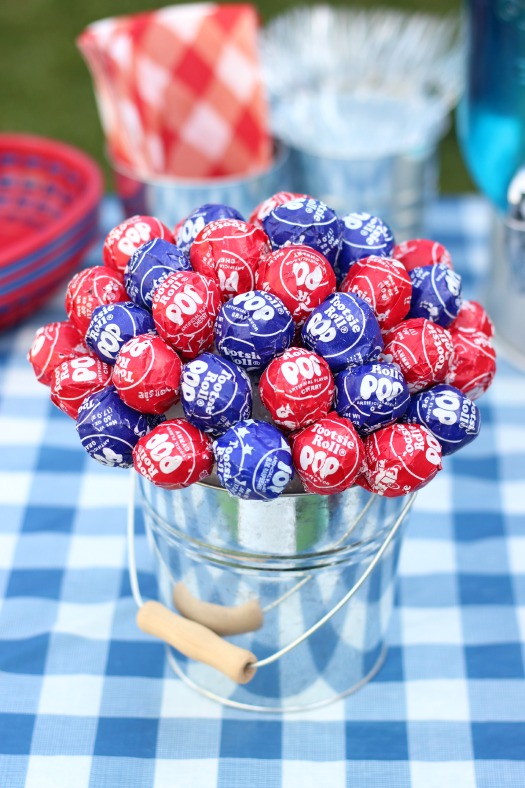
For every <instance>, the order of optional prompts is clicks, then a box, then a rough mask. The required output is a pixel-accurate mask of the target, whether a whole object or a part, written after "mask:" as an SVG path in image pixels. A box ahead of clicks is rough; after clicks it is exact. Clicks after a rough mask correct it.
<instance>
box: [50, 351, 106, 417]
mask: <svg viewBox="0 0 525 788" xmlns="http://www.w3.org/2000/svg"><path fill="white" fill-rule="evenodd" d="M110 380H111V367H110V365H109V364H105V363H104V362H103V361H99V359H98V358H93V356H78V357H77V358H72V359H70V360H69V361H63V362H62V363H61V364H60V365H59V366H58V367H56V368H55V371H54V374H53V380H52V382H51V402H54V404H55V405H56V406H57V408H60V410H61V411H63V412H64V413H65V414H66V415H67V416H71V418H72V419H76V418H77V416H78V409H79V408H80V406H81V405H82V403H83V402H84V400H85V399H86V397H88V396H89V395H90V394H94V393H95V392H96V391H100V390H101V389H103V388H104V387H105V386H107V385H108V384H109V382H110Z"/></svg>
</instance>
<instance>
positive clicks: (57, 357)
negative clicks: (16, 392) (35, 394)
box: [27, 320, 90, 386]
mask: <svg viewBox="0 0 525 788" xmlns="http://www.w3.org/2000/svg"><path fill="white" fill-rule="evenodd" d="M89 353H90V351H89V349H88V348H87V346H86V345H85V344H84V340H83V337H82V335H81V334H80V333H79V332H78V331H77V329H76V328H75V326H74V325H73V324H72V323H70V322H69V320H63V321H60V322H57V323H48V324H47V325H45V326H42V328H39V329H38V331H37V332H36V334H35V338H34V340H33V344H32V345H31V347H30V349H29V353H28V354H27V360H28V361H29V363H30V364H31V366H32V367H33V371H34V373H35V375H36V379H37V380H38V381H39V382H40V383H43V384H44V385H45V386H50V385H51V382H52V380H53V372H54V370H55V369H56V367H58V365H59V364H61V363H62V362H63V361H67V360H68V359H70V358H78V357H79V356H85V355H89Z"/></svg>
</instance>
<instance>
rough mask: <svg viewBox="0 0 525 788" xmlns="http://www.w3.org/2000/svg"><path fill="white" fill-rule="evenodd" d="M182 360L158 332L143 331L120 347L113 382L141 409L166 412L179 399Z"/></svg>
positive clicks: (129, 403) (133, 406) (126, 398)
mask: <svg viewBox="0 0 525 788" xmlns="http://www.w3.org/2000/svg"><path fill="white" fill-rule="evenodd" d="M181 373H182V363H181V360H180V358H179V357H178V355H177V354H176V353H175V351H174V350H173V348H171V347H170V346H169V345H167V344H166V342H165V341H164V340H163V339H162V338H161V337H158V336H155V335H154V334H139V335H138V336H136V337H133V339H130V340H129V341H128V342H126V344H125V345H123V346H122V348H121V349H120V353H119V354H118V357H117V361H116V363H115V366H114V367H113V385H114V386H115V388H116V389H117V391H118V393H119V396H120V398H121V400H123V401H124V402H125V403H126V405H129V406H130V408H135V410H140V411H141V413H166V411H167V410H168V409H169V408H171V406H172V405H175V403H176V402H177V401H178V399H179V383H180V376H181Z"/></svg>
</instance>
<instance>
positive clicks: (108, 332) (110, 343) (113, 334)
mask: <svg viewBox="0 0 525 788" xmlns="http://www.w3.org/2000/svg"><path fill="white" fill-rule="evenodd" d="M121 344H122V336H121V333H120V328H119V327H118V325H117V324H116V323H109V324H108V325H107V326H106V327H105V328H104V330H103V331H102V333H101V334H100V339H99V341H98V342H97V348H98V350H99V352H100V353H102V354H103V355H104V356H107V358H111V359H112V358H113V356H114V355H115V353H118V351H119V350H120V346H121Z"/></svg>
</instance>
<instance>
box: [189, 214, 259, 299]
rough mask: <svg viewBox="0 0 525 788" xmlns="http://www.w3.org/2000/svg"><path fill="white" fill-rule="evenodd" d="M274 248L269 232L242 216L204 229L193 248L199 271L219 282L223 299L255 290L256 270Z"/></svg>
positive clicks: (212, 224)
mask: <svg viewBox="0 0 525 788" xmlns="http://www.w3.org/2000/svg"><path fill="white" fill-rule="evenodd" d="M269 252H270V245H269V242H268V238H267V236H266V233H264V232H263V231H262V230H259V228H258V227H254V226H253V225H250V224H246V222H240V221H239V220H238V219H219V220H217V221H216V222H211V223H210V224H208V225H206V227H205V228H204V229H203V230H201V232H200V233H199V234H198V235H197V237H196V238H195V240H194V241H193V243H192V245H191V249H190V262H191V264H192V266H193V268H194V270H195V271H198V272H199V273H201V274H203V276H209V277H210V278H212V279H215V280H216V281H217V282H218V285H219V288H220V291H221V296H222V300H223V301H227V300H228V299H229V298H233V296H235V295H238V294H239V293H245V292H247V291H248V290H253V288H254V286H255V272H256V270H257V268H258V266H259V263H260V262H261V260H262V259H263V258H264V257H265V256H266V255H267V254H269Z"/></svg>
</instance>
